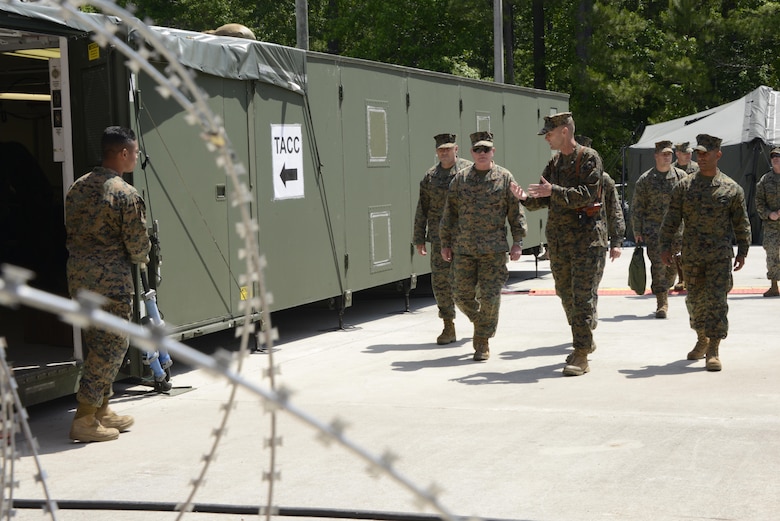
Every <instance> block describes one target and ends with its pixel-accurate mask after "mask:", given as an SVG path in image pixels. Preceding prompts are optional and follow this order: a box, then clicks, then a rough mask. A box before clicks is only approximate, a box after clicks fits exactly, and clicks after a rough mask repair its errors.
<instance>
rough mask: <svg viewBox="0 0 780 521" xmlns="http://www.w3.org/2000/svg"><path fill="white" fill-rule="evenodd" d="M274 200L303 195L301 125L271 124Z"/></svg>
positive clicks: (295, 197)
mask: <svg viewBox="0 0 780 521" xmlns="http://www.w3.org/2000/svg"><path fill="white" fill-rule="evenodd" d="M271 156H272V157H273V172H272V175H273V180H274V200H276V199H300V198H302V197H303V138H302V137H301V125H300V124H296V125H271Z"/></svg>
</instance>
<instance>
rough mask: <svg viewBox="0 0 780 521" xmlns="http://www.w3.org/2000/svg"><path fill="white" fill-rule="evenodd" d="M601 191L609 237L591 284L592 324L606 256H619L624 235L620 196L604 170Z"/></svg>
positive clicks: (595, 321) (613, 182) (596, 314)
mask: <svg viewBox="0 0 780 521" xmlns="http://www.w3.org/2000/svg"><path fill="white" fill-rule="evenodd" d="M601 182H602V192H603V194H604V204H603V205H602V207H601V211H602V212H603V213H602V215H601V219H604V220H606V221H607V236H608V237H609V250H607V249H606V248H605V249H604V254H603V255H602V256H601V258H600V260H599V268H598V270H599V271H598V283H597V284H596V285H594V286H593V316H594V317H596V320H594V324H595V323H597V322H598V316H599V315H598V307H597V306H598V299H599V291H598V289H599V288H598V286H599V284H601V279H602V278H604V268H605V267H606V264H607V256H609V258H610V259H611V260H612V261H613V262H614V260H615V259H617V258H619V257H620V254H621V248H622V247H623V239H625V236H626V220H625V217H624V216H623V208H622V207H621V205H620V196H618V192H617V186H615V180H614V179H612V176H611V175H609V174H608V173H606V172H604V173H603V174H602V178H601ZM594 345H595V344H594Z"/></svg>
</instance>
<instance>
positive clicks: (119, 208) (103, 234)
mask: <svg viewBox="0 0 780 521" xmlns="http://www.w3.org/2000/svg"><path fill="white" fill-rule="evenodd" d="M65 216H66V218H65V227H66V230H67V234H68V237H67V247H68V253H69V257H68V264H67V273H68V288H69V290H70V294H71V296H72V297H76V295H77V293H78V291H79V290H82V289H83V290H89V291H92V292H95V293H98V294H100V295H103V296H104V297H106V298H107V299H108V302H107V304H105V305H104V307H103V308H104V310H105V311H108V312H109V313H112V314H114V315H116V316H118V317H121V318H123V319H126V320H130V319H131V318H132V296H133V276H132V265H133V264H137V263H146V262H148V258H147V255H148V253H149V249H150V246H151V245H150V242H149V236H148V234H147V231H146V207H145V205H144V201H143V199H142V198H141V196H140V195H139V194H138V191H137V190H136V189H135V188H134V187H132V186H131V185H129V184H128V183H126V182H125V181H124V180H123V179H122V177H121V176H120V175H119V174H118V173H116V172H114V171H113V170H110V169H107V168H103V167H95V168H94V169H93V170H92V171H91V172H89V173H88V174H86V175H84V176H83V177H81V178H79V179H77V180H76V182H74V183H73V185H72V186H71V187H70V189H69V190H68V194H67V196H66V199H65ZM84 340H85V344H86V347H87V353H86V358H85V360H84V368H83V374H82V376H81V383H80V384H79V390H78V393H77V394H76V399H77V400H78V402H79V403H84V404H87V405H93V406H96V407H100V405H101V404H102V403H103V399H104V397H107V396H110V394H111V384H112V383H113V381H114V378H116V375H117V373H118V372H119V368H120V367H121V365H122V361H123V360H124V356H125V353H126V352H127V348H128V346H129V345H130V344H129V338H128V337H127V336H126V335H122V334H117V333H112V332H109V331H105V330H101V329H97V328H94V327H90V328H89V329H87V330H86V331H84Z"/></svg>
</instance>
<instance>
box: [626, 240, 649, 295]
mask: <svg viewBox="0 0 780 521" xmlns="http://www.w3.org/2000/svg"><path fill="white" fill-rule="evenodd" d="M628 287H629V288H631V289H633V290H634V293H636V294H637V295H644V294H645V289H646V287H647V272H646V271H645V250H644V248H642V246H637V247H636V248H634V255H633V256H632V257H631V263H630V264H629V265H628Z"/></svg>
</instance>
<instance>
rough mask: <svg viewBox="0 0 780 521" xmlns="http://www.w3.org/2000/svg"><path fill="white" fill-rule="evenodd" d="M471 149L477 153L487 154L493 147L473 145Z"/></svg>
mask: <svg viewBox="0 0 780 521" xmlns="http://www.w3.org/2000/svg"><path fill="white" fill-rule="evenodd" d="M471 150H472V151H473V152H476V153H477V154H487V153H488V152H490V151H491V150H493V147H473V148H472V149H471Z"/></svg>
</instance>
